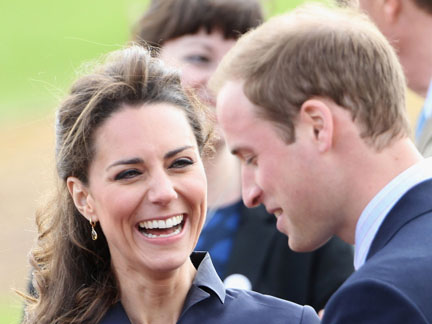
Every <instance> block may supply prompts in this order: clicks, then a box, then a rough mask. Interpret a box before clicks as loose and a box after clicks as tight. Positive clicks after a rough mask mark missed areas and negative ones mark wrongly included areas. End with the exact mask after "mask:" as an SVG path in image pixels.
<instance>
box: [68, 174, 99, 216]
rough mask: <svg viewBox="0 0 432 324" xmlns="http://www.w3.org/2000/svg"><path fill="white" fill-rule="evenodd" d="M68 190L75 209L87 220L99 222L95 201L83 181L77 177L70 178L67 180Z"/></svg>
mask: <svg viewBox="0 0 432 324" xmlns="http://www.w3.org/2000/svg"><path fill="white" fill-rule="evenodd" d="M66 184H67V188H68V190H69V193H70V195H71V196H72V199H73V201H74V204H75V207H76V208H77V209H78V211H79V212H80V213H81V215H83V216H84V217H85V218H87V220H89V221H90V220H91V221H92V222H97V221H98V217H97V215H96V214H95V211H94V207H93V200H92V197H91V195H90V193H89V192H88V188H87V186H85V185H84V184H83V183H82V182H81V180H79V179H78V178H76V177H68V178H67V180H66Z"/></svg>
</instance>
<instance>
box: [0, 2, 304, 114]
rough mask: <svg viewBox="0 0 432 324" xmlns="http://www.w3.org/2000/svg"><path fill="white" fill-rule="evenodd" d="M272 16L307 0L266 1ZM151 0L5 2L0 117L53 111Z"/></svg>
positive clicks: (120, 40)
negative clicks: (82, 70)
mask: <svg viewBox="0 0 432 324" xmlns="http://www.w3.org/2000/svg"><path fill="white" fill-rule="evenodd" d="M262 1H263V3H264V6H265V8H266V9H267V12H268V13H269V14H270V15H273V14H276V13H282V12H284V11H286V10H288V9H291V8H294V7H295V6H296V5H298V4H300V3H302V2H304V1H303V0H262ZM147 2H148V0H124V1H118V0H92V1H87V0H75V1H57V0H40V1H23V0H17V1H2V2H1V3H0V12H1V13H2V19H1V20H0V24H1V25H0V39H1V42H0V71H1V73H0V121H1V120H2V119H4V118H8V117H17V116H18V117H25V116H27V115H30V116H34V115H35V114H38V112H39V114H44V113H46V112H47V110H53V109H54V108H55V105H56V104H57V102H58V101H59V99H60V98H62V97H63V95H64V91H65V90H66V89H67V87H68V86H69V85H70V83H71V82H72V80H73V79H74V78H75V71H76V70H77V69H78V68H79V67H80V65H81V64H82V63H83V62H86V61H89V60H93V59H95V58H98V57H99V56H100V55H101V54H103V53H106V52H109V51H111V50H114V49H118V48H120V47H121V46H122V45H123V44H125V42H126V41H127V40H128V38H129V32H130V29H131V27H132V26H133V23H134V22H135V21H136V20H137V18H138V17H139V15H140V14H141V13H142V12H143V10H144V9H145V8H146V5H147Z"/></svg>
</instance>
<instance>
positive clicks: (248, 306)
mask: <svg viewBox="0 0 432 324" xmlns="http://www.w3.org/2000/svg"><path fill="white" fill-rule="evenodd" d="M226 293H227V294H226V298H225V303H226V304H227V305H226V306H228V307H230V308H231V307H235V308H236V309H237V310H240V309H241V310H242V312H244V313H248V314H250V315H252V316H253V317H254V318H256V319H260V320H261V321H264V320H266V321H268V320H269V319H271V323H299V324H300V323H301V324H315V323H319V322H320V321H319V318H318V316H317V314H316V313H315V311H314V309H313V308H312V307H310V306H301V305H298V304H295V303H292V302H289V301H286V300H283V299H279V298H276V297H273V296H269V295H264V294H260V293H257V292H254V291H248V290H242V289H227V290H226ZM258 322H259V321H258Z"/></svg>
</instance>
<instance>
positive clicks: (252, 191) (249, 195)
mask: <svg viewBox="0 0 432 324" xmlns="http://www.w3.org/2000/svg"><path fill="white" fill-rule="evenodd" d="M262 194H263V192H262V190H261V188H260V186H259V185H258V184H257V183H256V181H255V175H254V173H253V172H252V171H250V170H249V171H248V170H245V169H243V170H242V197H243V202H244V204H245V205H246V206H247V207H248V208H252V207H256V206H258V205H259V204H261V202H262V201H261V200H262Z"/></svg>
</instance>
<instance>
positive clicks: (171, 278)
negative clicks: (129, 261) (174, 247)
mask: <svg viewBox="0 0 432 324" xmlns="http://www.w3.org/2000/svg"><path fill="white" fill-rule="evenodd" d="M135 274H137V273H136V272H135V273H124V274H123V275H122V274H121V273H118V274H117V275H118V277H119V284H120V291H121V298H120V300H121V303H122V305H123V307H124V309H125V311H126V313H127V315H128V317H129V320H130V321H131V323H132V324H169V323H177V321H178V319H179V317H180V315H181V311H182V308H183V304H184V302H185V300H186V296H187V293H188V291H189V289H190V287H191V286H192V282H193V279H194V277H195V274H196V269H195V267H194V266H193V264H192V262H191V261H190V259H188V261H187V262H185V264H184V265H183V266H182V267H181V268H179V269H177V270H175V271H173V272H172V273H169V274H166V275H160V274H158V275H157V277H149V276H145V275H142V274H137V275H135Z"/></svg>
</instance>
